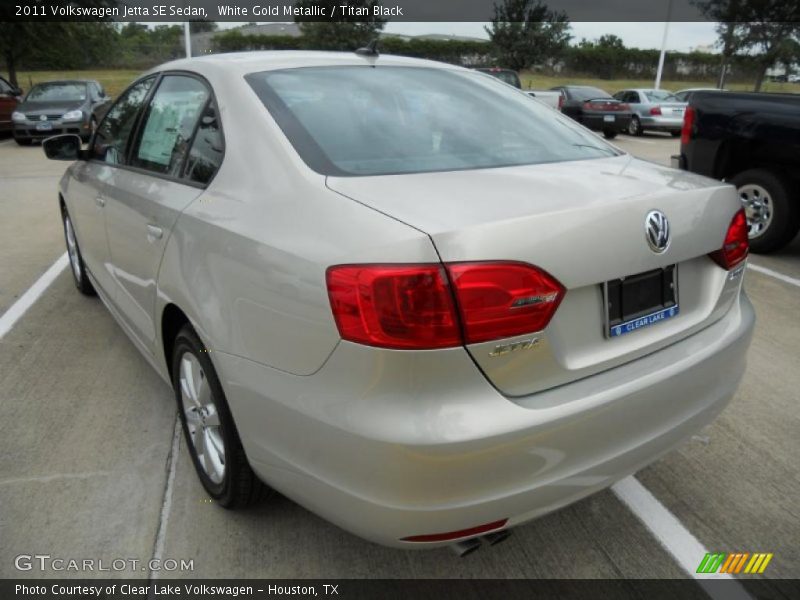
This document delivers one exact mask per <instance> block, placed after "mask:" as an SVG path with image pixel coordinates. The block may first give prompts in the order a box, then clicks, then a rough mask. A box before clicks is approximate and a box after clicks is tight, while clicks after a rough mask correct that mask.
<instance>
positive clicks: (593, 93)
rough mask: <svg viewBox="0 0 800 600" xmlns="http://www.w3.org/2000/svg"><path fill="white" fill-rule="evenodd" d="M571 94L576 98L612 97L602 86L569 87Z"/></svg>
mask: <svg viewBox="0 0 800 600" xmlns="http://www.w3.org/2000/svg"><path fill="white" fill-rule="evenodd" d="M569 95H570V96H572V97H573V98H574V99H575V100H594V99H595V98H611V95H610V94H609V93H608V92H604V91H603V90H601V89H600V88H593V87H581V88H569Z"/></svg>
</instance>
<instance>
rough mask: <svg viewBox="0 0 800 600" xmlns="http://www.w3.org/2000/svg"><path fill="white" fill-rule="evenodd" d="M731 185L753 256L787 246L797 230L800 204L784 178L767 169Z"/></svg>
mask: <svg viewBox="0 0 800 600" xmlns="http://www.w3.org/2000/svg"><path fill="white" fill-rule="evenodd" d="M731 183H732V184H733V185H735V186H736V189H737V191H738V192H739V199H740V200H741V201H742V206H743V207H744V211H745V214H746V215H747V227H748V234H749V238H750V248H751V249H752V250H753V252H759V253H763V252H772V251H774V250H778V249H780V248H782V247H783V246H785V245H786V244H788V243H789V242H790V241H791V240H792V238H793V237H794V236H795V235H796V234H797V231H798V229H799V228H800V200H798V199H793V198H791V196H790V192H789V189H790V186H789V182H788V181H787V180H786V178H785V177H782V176H780V175H778V174H776V173H773V172H771V171H768V170H766V169H750V170H748V171H743V172H742V173H739V174H738V175H736V176H735V177H733V178H732V179H731ZM793 200H794V201H793Z"/></svg>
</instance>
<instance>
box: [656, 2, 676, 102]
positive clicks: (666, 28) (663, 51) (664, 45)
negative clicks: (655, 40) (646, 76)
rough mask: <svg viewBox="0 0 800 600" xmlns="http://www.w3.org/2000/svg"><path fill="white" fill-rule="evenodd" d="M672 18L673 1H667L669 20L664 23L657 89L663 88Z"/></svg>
mask: <svg viewBox="0 0 800 600" xmlns="http://www.w3.org/2000/svg"><path fill="white" fill-rule="evenodd" d="M671 16H672V0H667V20H666V21H665V22H664V35H663V36H662V37H661V54H660V55H659V57H658V70H657V71H656V84H655V86H654V87H655V88H656V89H659V88H660V87H661V74H662V73H663V72H664V57H665V55H666V54H667V33H669V20H670V17H671Z"/></svg>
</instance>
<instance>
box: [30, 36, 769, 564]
mask: <svg viewBox="0 0 800 600" xmlns="http://www.w3.org/2000/svg"><path fill="white" fill-rule="evenodd" d="M44 147H45V151H46V152H47V153H48V156H50V157H53V158H62V159H70V160H75V159H77V161H76V162H74V164H72V165H71V166H70V167H69V168H68V169H67V172H66V173H65V175H64V177H63V178H62V180H61V183H60V187H59V192H58V201H59V203H60V209H61V214H62V216H63V220H64V229H65V234H66V241H67V247H68V250H69V257H70V264H71V266H72V273H73V275H74V278H75V282H76V284H77V287H78V289H79V290H80V291H81V292H83V293H86V294H91V293H93V292H96V293H97V294H98V295H99V296H100V298H101V299H102V301H103V302H104V303H105V304H106V305H107V306H108V309H109V310H110V312H111V313H112V314H113V315H114V317H115V318H116V319H117V321H118V322H119V324H120V326H121V327H122V328H123V329H124V330H125V332H126V333H127V334H128V335H129V336H130V338H131V340H132V341H133V343H134V344H135V345H136V347H137V348H138V349H139V350H140V351H141V353H142V354H143V355H144V356H145V358H146V359H147V360H148V361H149V362H150V363H151V364H152V366H153V367H154V368H155V369H156V371H158V373H159V374H160V375H161V376H162V377H163V379H164V380H165V381H166V382H167V383H168V384H169V385H171V386H172V387H173V388H174V391H175V399H176V402H177V406H178V408H179V412H180V418H181V420H182V423H183V428H184V433H185V437H186V442H187V443H186V445H187V447H188V450H189V453H190V454H191V458H192V460H193V462H194V466H195V468H196V470H197V474H198V476H199V478H200V481H201V482H202V484H203V486H205V489H206V490H207V492H208V494H210V495H211V496H212V497H213V498H215V499H216V500H217V501H218V502H219V503H220V504H222V505H223V506H226V507H236V506H242V505H244V504H246V503H248V502H249V501H251V500H253V499H254V498H256V497H257V496H258V495H259V492H260V490H261V489H262V485H263V484H262V483H261V482H264V484H267V485H269V486H271V487H272V488H275V489H277V490H279V491H280V492H282V493H284V494H285V495H286V496H288V497H290V498H293V499H294V500H296V501H297V502H299V503H300V504H302V505H304V506H306V507H308V508H309V509H310V510H312V511H314V512H316V513H318V514H320V515H322V516H323V517H325V518H327V519H329V520H330V521H332V522H334V523H336V524H338V525H340V526H341V527H343V528H345V529H347V530H349V531H351V532H354V533H356V534H358V535H360V536H363V537H365V538H368V539H370V540H374V541H376V542H379V543H382V544H387V545H392V546H399V547H406V548H412V547H413V548H419V547H431V546H437V545H447V544H458V547H459V548H460V549H461V550H462V551H467V550H470V549H473V548H475V547H476V546H477V545H478V544H479V541H478V539H477V538H479V537H481V536H486V535H489V536H491V539H497V536H499V535H502V533H503V532H504V531H505V530H507V529H509V528H511V527H514V526H516V525H519V524H521V523H524V522H526V521H528V520H530V519H533V518H535V517H537V516H539V515H542V514H544V513H547V512H549V511H552V510H555V509H558V508H560V507H563V506H565V505H567V504H569V503H571V502H574V501H576V500H579V499H581V498H583V497H585V496H587V495H589V494H592V493H594V492H596V491H598V490H601V489H603V488H605V487H607V486H609V485H611V484H612V483H614V482H615V481H617V480H618V479H620V478H622V477H624V476H626V475H629V474H631V473H633V472H635V471H637V470H638V469H641V468H642V467H643V466H645V465H647V464H648V463H650V462H652V461H653V460H655V459H656V458H658V457H659V456H661V455H663V454H664V453H665V452H668V451H669V450H670V449H671V448H673V447H674V446H675V445H676V444H678V443H679V442H681V441H682V440H684V439H686V438H687V437H688V436H691V435H692V434H693V433H695V432H696V431H697V430H698V429H700V428H701V427H703V426H704V425H706V424H707V423H709V422H710V421H711V420H713V419H714V417H716V416H717V415H718V414H719V412H720V411H721V410H722V409H723V408H724V407H725V405H726V404H727V402H728V401H729V400H730V398H731V397H732V395H733V394H734V392H735V390H736V388H737V385H738V383H739V380H740V378H741V376H742V374H743V371H744V367H745V355H746V352H747V348H748V345H749V343H750V337H751V332H752V328H753V323H754V314H753V309H752V307H751V305H750V303H749V301H748V299H747V298H746V296H745V295H744V293H743V291H742V275H743V272H744V267H745V262H744V261H745V259H746V256H747V251H748V246H747V228H746V222H745V220H744V215H743V213H742V211H741V206H740V203H739V200H738V198H737V197H736V193H735V190H734V188H733V187H731V186H730V185H727V184H724V183H720V182H719V181H715V180H712V179H707V178H705V177H701V176H697V175H693V174H691V173H685V172H682V171H677V170H673V169H670V168H667V167H662V166H658V165H655V164H652V163H648V162H643V161H640V160H637V159H635V158H633V157H631V156H629V155H627V154H624V153H623V152H621V151H620V150H619V149H616V148H615V147H613V146H611V145H609V144H608V143H606V142H604V141H603V140H601V139H600V138H599V137H598V136H596V135H595V134H593V133H591V132H590V131H589V130H588V129H585V128H583V127H582V126H580V125H578V124H577V123H575V122H574V121H572V120H571V119H569V118H568V117H566V116H562V115H560V114H557V113H554V112H553V111H552V110H550V109H549V108H548V107H545V106H542V105H540V104H539V103H537V102H531V101H530V98H529V97H527V96H526V95H525V94H524V93H522V92H519V91H516V90H514V89H512V88H510V87H509V86H507V85H505V84H503V83H501V82H499V81H495V80H494V79H492V78H488V77H485V76H484V75H482V74H480V73H476V72H474V71H470V70H466V69H461V68H458V67H454V66H452V65H445V64H440V63H434V62H429V61H422V60H415V59H409V58H400V57H391V56H381V57H375V56H362V55H358V54H355V53H354V54H343V53H315V52H275V53H270V52H257V53H242V54H232V55H216V56H205V57H202V58H195V59H191V60H181V61H176V62H172V63H169V64H166V65H163V66H161V67H159V68H156V69H155V70H153V71H151V72H149V73H147V74H146V75H144V76H143V77H142V78H141V79H139V80H138V81H136V82H135V83H134V84H133V85H131V86H130V87H129V88H128V89H127V91H125V92H124V93H123V94H122V95H121V97H120V98H119V100H118V101H117V103H116V104H115V105H114V106H113V107H112V108H111V109H110V111H109V113H108V115H107V116H106V118H105V119H104V120H103V121H102V122H101V123H100V125H99V127H98V130H97V133H96V135H95V136H94V139H93V140H92V142H91V143H90V145H89V149H88V150H80V146H79V140H78V138H76V137H74V136H58V137H54V138H51V139H49V140H47V141H46V142H45V145H44Z"/></svg>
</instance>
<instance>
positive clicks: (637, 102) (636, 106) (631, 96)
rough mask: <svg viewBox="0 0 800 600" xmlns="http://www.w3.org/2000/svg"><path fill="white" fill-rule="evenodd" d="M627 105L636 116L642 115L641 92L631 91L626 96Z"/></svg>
mask: <svg viewBox="0 0 800 600" xmlns="http://www.w3.org/2000/svg"><path fill="white" fill-rule="evenodd" d="M625 103H626V104H627V105H628V106H630V107H631V110H632V111H633V112H635V113H636V114H642V99H641V97H640V94H639V92H637V91H630V92H627V93H626V94H625Z"/></svg>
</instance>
